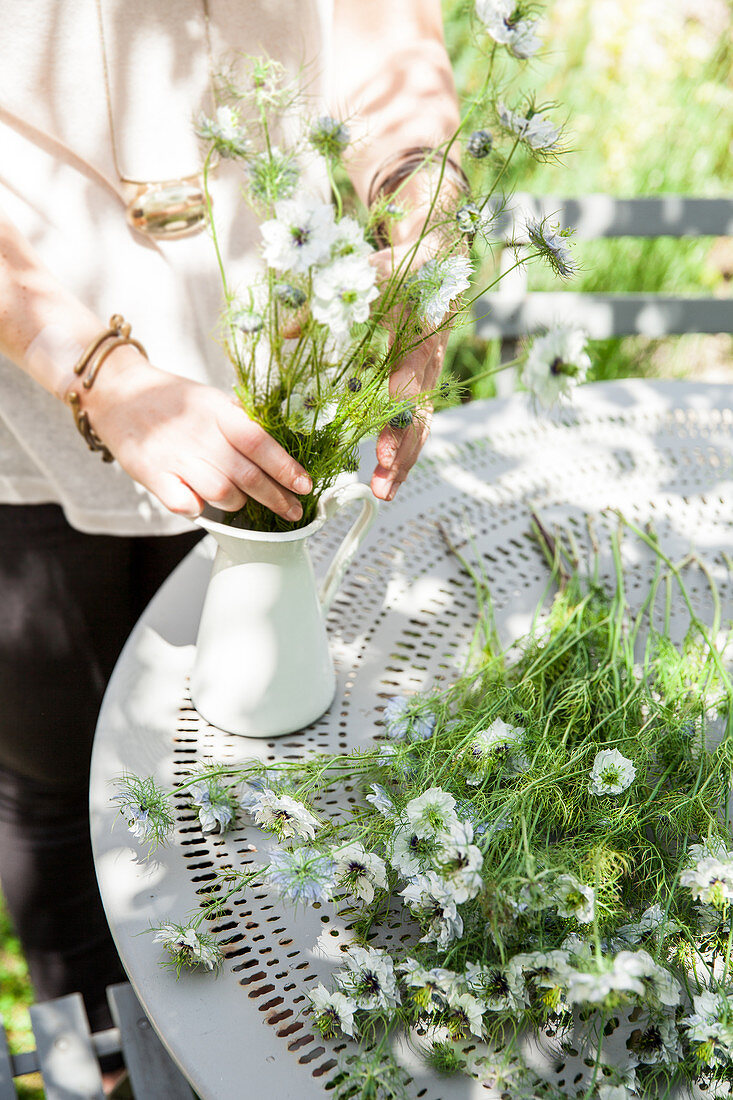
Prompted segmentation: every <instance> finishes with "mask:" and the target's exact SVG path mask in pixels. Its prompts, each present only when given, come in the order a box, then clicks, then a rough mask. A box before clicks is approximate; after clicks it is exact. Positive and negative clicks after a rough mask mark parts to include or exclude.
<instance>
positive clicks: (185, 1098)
mask: <svg viewBox="0 0 733 1100" xmlns="http://www.w3.org/2000/svg"><path fill="white" fill-rule="evenodd" d="M107 999H108V1001H109V1006H110V1009H111V1011H112V1018H113V1020H114V1022H115V1024H116V1025H117V1027H118V1028H119V1029H120V1036H121V1043H122V1054H123V1057H124V1059H125V1065H126V1066H127V1071H128V1073H129V1074H130V1082H131V1084H132V1091H133V1093H134V1095H135V1100H161V1098H162V1097H165V1100H192V1098H193V1095H194V1094H193V1092H192V1091H191V1087H190V1086H189V1084H188V1083H187V1081H186V1079H185V1077H184V1076H183V1074H182V1073H181V1071H180V1070H179V1069H178V1067H177V1066H176V1065H175V1063H174V1062H173V1060H172V1059H171V1057H170V1055H169V1054H168V1052H167V1051H166V1049H165V1047H164V1046H163V1044H162V1043H161V1041H160V1039H159V1038H158V1036H157V1035H156V1033H155V1031H154V1030H153V1028H152V1026H151V1024H150V1021H149V1020H148V1018H147V1016H146V1015H145V1012H144V1011H143V1009H142V1008H141V1007H140V1002H139V1001H138V999H137V997H136V996H135V993H134V991H133V989H132V986H130V985H129V984H128V983H127V982H122V983H121V984H120V985H113V986H110V987H109V988H108V990H107Z"/></svg>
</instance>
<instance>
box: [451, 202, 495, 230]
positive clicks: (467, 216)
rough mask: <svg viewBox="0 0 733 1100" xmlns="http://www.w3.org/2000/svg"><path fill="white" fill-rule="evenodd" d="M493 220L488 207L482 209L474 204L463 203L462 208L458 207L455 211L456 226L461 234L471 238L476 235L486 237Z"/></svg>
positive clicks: (491, 211)
mask: <svg viewBox="0 0 733 1100" xmlns="http://www.w3.org/2000/svg"><path fill="white" fill-rule="evenodd" d="M494 220H495V218H494V211H493V210H491V209H489V207H488V206H484V207H483V208H482V207H480V206H477V205H476V203H475V202H464V204H463V206H459V207H458V209H457V210H456V225H457V226H458V228H459V230H460V231H461V233H465V234H466V235H467V236H473V235H474V234H476V233H481V234H483V235H484V236H486V234H487V233H488V232H489V230H490V229H491V227H492V226H493V224H494Z"/></svg>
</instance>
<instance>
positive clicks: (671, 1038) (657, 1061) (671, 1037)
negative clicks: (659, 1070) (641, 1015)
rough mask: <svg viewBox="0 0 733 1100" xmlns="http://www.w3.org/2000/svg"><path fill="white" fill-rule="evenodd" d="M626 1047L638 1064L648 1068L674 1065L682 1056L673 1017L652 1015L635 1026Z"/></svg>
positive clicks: (661, 1014) (663, 1014)
mask: <svg viewBox="0 0 733 1100" xmlns="http://www.w3.org/2000/svg"><path fill="white" fill-rule="evenodd" d="M627 1046H628V1048H629V1050H630V1051H631V1052H632V1054H634V1055H635V1056H636V1057H637V1058H638V1059H639V1061H640V1062H644V1063H645V1064H646V1065H648V1066H654V1065H661V1064H665V1063H666V1064H668V1065H671V1064H674V1063H675V1062H679V1060H680V1057H681V1055H682V1044H681V1043H680V1037H679V1033H678V1031H677V1025H676V1023H675V1020H674V1017H672V1016H669V1015H668V1014H667V1013H654V1015H652V1016H649V1017H648V1018H647V1019H646V1020H644V1021H639V1023H638V1024H636V1025H635V1028H634V1031H633V1032H632V1034H631V1036H630V1038H629V1040H628V1042H627Z"/></svg>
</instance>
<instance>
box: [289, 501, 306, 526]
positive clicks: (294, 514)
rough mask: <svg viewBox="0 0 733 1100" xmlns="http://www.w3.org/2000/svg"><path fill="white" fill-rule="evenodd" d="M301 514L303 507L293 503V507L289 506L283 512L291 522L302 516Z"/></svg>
mask: <svg viewBox="0 0 733 1100" xmlns="http://www.w3.org/2000/svg"><path fill="white" fill-rule="evenodd" d="M302 515H303V509H302V508H301V507H300V505H299V504H294V505H293V507H292V508H290V509H289V510H288V511H287V512H286V513H285V518H286V519H290V520H292V521H293V522H295V520H296V519H300V518H301V517H302Z"/></svg>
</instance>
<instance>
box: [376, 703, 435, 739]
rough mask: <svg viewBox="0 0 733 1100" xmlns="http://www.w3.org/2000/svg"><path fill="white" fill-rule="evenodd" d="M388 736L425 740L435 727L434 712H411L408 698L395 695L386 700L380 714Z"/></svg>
mask: <svg viewBox="0 0 733 1100" xmlns="http://www.w3.org/2000/svg"><path fill="white" fill-rule="evenodd" d="M382 719H383V721H384V725H385V727H386V729H387V732H388V733H389V735H390V737H394V738H396V739H402V738H404V739H405V740H407V741H425V740H426V739H427V738H428V737H430V735H431V734H432V732H433V730H434V728H435V715H434V714H429V713H428V714H413V713H411V710H410V700H409V699H403V698H400V696H398V695H395V696H393V697H392V698H391V699H388V700H387V704H386V706H385V708H384V713H383V715H382Z"/></svg>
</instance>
